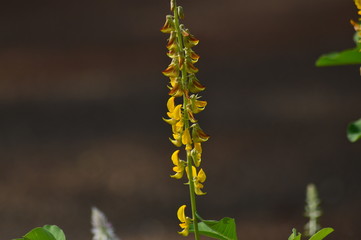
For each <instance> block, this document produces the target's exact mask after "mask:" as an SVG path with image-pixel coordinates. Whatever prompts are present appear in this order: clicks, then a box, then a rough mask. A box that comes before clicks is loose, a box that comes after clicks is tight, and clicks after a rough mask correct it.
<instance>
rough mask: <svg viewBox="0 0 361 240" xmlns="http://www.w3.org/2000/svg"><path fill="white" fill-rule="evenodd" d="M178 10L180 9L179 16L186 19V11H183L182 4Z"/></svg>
mask: <svg viewBox="0 0 361 240" xmlns="http://www.w3.org/2000/svg"><path fill="white" fill-rule="evenodd" d="M177 11H178V17H179V18H180V19H184V12H183V8H182V6H178V7H177Z"/></svg>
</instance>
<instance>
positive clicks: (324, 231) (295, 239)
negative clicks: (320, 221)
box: [288, 228, 334, 240]
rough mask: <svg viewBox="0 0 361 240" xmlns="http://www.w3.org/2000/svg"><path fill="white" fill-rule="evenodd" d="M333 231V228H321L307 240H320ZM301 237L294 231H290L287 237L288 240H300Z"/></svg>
mask: <svg viewBox="0 0 361 240" xmlns="http://www.w3.org/2000/svg"><path fill="white" fill-rule="evenodd" d="M333 231H334V230H333V228H322V229H321V230H320V231H318V232H316V233H315V234H314V235H313V236H312V237H311V238H310V239H309V240H322V239H324V238H325V237H327V236H328V235H329V234H330V233H332V232H333ZM301 237H302V235H301V233H297V230H296V229H292V234H291V235H290V236H289V237H288V240H301Z"/></svg>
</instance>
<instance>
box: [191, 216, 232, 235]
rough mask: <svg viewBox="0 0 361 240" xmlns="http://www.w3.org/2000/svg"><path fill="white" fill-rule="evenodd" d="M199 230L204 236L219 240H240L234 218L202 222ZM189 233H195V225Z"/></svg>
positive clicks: (199, 224)
mask: <svg viewBox="0 0 361 240" xmlns="http://www.w3.org/2000/svg"><path fill="white" fill-rule="evenodd" d="M198 230H199V233H200V234H201V235H203V236H207V237H211V238H215V239H219V240H238V238H237V233H236V223H235V221H234V219H233V218H228V217H225V218H222V219H221V220H219V221H214V220H202V221H200V222H199V223H198ZM189 231H190V232H194V226H193V224H191V225H190V228H189Z"/></svg>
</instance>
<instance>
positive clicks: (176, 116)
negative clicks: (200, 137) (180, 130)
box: [172, 104, 182, 120]
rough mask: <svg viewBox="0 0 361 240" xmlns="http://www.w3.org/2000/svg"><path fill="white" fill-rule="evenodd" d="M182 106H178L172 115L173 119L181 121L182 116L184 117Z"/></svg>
mask: <svg viewBox="0 0 361 240" xmlns="http://www.w3.org/2000/svg"><path fill="white" fill-rule="evenodd" d="M181 107H182V105H181V104H178V105H177V106H176V107H175V108H174V111H173V114H172V118H174V119H176V120H180V119H181V116H182V110H181Z"/></svg>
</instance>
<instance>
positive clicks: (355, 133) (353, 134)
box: [347, 119, 361, 142]
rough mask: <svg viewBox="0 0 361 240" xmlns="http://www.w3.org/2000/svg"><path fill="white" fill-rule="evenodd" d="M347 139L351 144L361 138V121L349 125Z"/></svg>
mask: <svg viewBox="0 0 361 240" xmlns="http://www.w3.org/2000/svg"><path fill="white" fill-rule="evenodd" d="M347 138H348V140H349V141H350V142H356V141H357V140H359V139H360V138H361V119H359V120H357V121H355V122H352V123H350V124H349V125H348V127H347Z"/></svg>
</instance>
